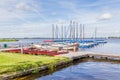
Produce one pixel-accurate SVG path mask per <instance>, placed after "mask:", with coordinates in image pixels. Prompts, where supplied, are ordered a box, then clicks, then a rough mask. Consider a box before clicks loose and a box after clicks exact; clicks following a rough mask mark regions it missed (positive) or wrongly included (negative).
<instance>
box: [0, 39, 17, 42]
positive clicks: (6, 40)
mask: <svg viewBox="0 0 120 80" xmlns="http://www.w3.org/2000/svg"><path fill="white" fill-rule="evenodd" d="M16 41H18V40H17V39H0V42H16Z"/></svg>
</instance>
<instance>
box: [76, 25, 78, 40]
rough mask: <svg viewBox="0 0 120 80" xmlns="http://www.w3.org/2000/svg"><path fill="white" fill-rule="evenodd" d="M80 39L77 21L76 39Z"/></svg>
mask: <svg viewBox="0 0 120 80" xmlns="http://www.w3.org/2000/svg"><path fill="white" fill-rule="evenodd" d="M77 39H78V23H76V40H77Z"/></svg>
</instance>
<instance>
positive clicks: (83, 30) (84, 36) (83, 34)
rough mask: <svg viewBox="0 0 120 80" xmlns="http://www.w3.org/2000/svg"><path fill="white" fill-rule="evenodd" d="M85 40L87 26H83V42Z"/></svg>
mask: <svg viewBox="0 0 120 80" xmlns="http://www.w3.org/2000/svg"><path fill="white" fill-rule="evenodd" d="M84 38H85V26H84V24H83V40H84Z"/></svg>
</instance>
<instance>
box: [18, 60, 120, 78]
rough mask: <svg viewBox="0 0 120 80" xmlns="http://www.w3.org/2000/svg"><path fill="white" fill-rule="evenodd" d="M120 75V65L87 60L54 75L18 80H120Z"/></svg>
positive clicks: (33, 76) (31, 76) (32, 76)
mask: <svg viewBox="0 0 120 80" xmlns="http://www.w3.org/2000/svg"><path fill="white" fill-rule="evenodd" d="M41 75H42V76H41ZM119 75H120V63H115V62H105V61H94V60H87V61H84V62H79V63H77V64H74V65H71V66H69V67H67V68H64V69H61V70H59V71H56V72H54V73H53V74H46V75H43V74H41V73H40V74H37V75H30V76H26V77H23V78H19V79H16V80H120V76H119Z"/></svg>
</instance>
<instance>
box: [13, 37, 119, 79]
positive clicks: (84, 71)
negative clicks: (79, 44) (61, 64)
mask: <svg viewBox="0 0 120 80" xmlns="http://www.w3.org/2000/svg"><path fill="white" fill-rule="evenodd" d="M39 41H41V40H39V39H38V40H35V39H32V40H21V41H20V42H30V43H31V42H36V43H37V42H39ZM83 51H88V52H102V53H115V54H120V39H109V40H108V43H107V44H101V45H99V46H96V47H94V48H90V49H85V50H83ZM15 80H120V62H119V63H113V62H105V61H92V60H88V61H85V62H79V63H78V64H76V65H71V66H68V67H67V68H64V69H61V70H58V71H56V72H54V73H52V74H49V72H45V73H44V74H43V73H39V74H34V75H29V76H25V77H22V78H18V79H15Z"/></svg>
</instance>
